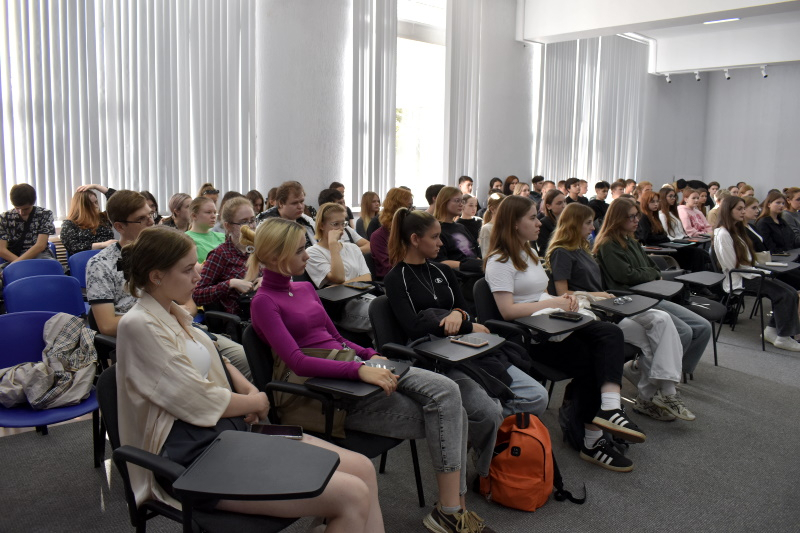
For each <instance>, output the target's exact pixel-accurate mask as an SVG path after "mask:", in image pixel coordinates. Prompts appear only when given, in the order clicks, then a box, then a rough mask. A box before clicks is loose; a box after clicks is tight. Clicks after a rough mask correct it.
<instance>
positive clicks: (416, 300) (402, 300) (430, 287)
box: [385, 209, 547, 477]
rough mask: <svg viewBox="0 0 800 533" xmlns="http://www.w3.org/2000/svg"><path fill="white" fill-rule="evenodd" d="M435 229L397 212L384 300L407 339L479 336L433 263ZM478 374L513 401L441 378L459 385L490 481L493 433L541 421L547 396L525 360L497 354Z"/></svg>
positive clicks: (483, 361)
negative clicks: (531, 417)
mask: <svg viewBox="0 0 800 533" xmlns="http://www.w3.org/2000/svg"><path fill="white" fill-rule="evenodd" d="M440 232H441V229H440V225H439V223H438V222H437V221H436V219H435V218H433V217H432V216H430V215H428V214H427V213H421V212H409V211H408V210H407V209H400V210H399V211H398V212H397V213H395V216H394V221H393V222H392V237H391V239H390V242H389V250H390V253H391V255H392V259H393V261H392V262H393V263H395V267H394V268H393V269H392V271H391V272H389V274H387V276H386V280H385V282H386V296H388V298H389V303H390V304H391V307H392V310H393V312H394V315H395V316H396V317H404V318H407V320H401V321H400V323H401V325H402V327H403V330H404V332H405V334H406V336H407V337H408V338H410V339H411V340H416V339H419V338H422V337H424V336H426V335H430V334H432V335H436V336H438V337H444V336H447V335H455V334H463V333H472V332H482V333H488V332H489V330H488V329H486V327H484V326H482V325H481V324H478V323H476V322H472V321H471V320H470V316H469V314H468V313H467V312H466V311H464V309H465V308H466V306H467V302H466V301H465V300H464V297H463V295H462V293H461V289H460V287H459V284H458V282H457V280H456V277H455V274H454V273H453V271H452V270H451V269H450V268H449V267H448V266H447V265H445V264H442V263H436V262H434V261H432V260H433V259H434V258H435V257H436V254H437V252H438V248H439V245H440V242H441V241H440V239H439V236H440ZM472 362H474V363H475V364H476V365H477V366H479V367H480V368H481V369H483V370H485V371H486V372H489V373H490V374H491V375H492V376H494V377H496V378H498V379H500V381H502V382H503V384H504V385H506V386H507V387H508V389H509V390H510V392H512V393H513V395H514V397H513V398H505V397H503V398H499V397H497V396H496V394H493V393H490V391H489V390H484V389H483V388H482V387H481V386H480V385H479V384H478V383H476V381H474V380H473V379H471V378H470V377H468V376H467V374H466V373H465V372H464V371H463V369H459V368H458V367H455V368H452V369H450V370H449V371H448V372H447V373H446V375H447V376H448V377H449V378H450V379H452V380H453V381H455V382H456V383H458V386H459V389H460V390H461V402H462V404H463V405H464V408H465V409H466V411H467V418H468V419H469V440H470V442H471V443H472V447H473V449H474V450H475V452H476V454H477V457H478V458H477V460H476V464H475V466H476V469H477V470H478V474H479V475H480V476H482V477H486V476H488V475H489V464H490V463H491V460H492V457H493V451H494V446H495V440H496V435H497V430H498V429H499V427H500V425H501V424H502V422H503V418H505V417H507V416H510V415H512V414H514V413H522V412H526V413H533V414H535V415H537V416H540V415H541V414H542V413H544V410H545V409H546V408H547V391H546V390H545V389H544V387H542V386H541V385H540V384H539V383H538V382H537V381H536V380H535V379H533V378H532V377H530V376H529V375H528V374H526V373H525V372H524V371H523V370H521V369H520V368H519V367H518V366H515V364H514V363H515V362H516V363H518V364H519V365H521V366H522V367H524V368H528V367H529V366H530V362H529V361H527V360H525V359H524V358H520V359H518V360H516V361H511V360H510V359H509V358H508V357H507V356H506V355H505V354H504V353H499V352H498V351H495V352H491V353H490V354H488V355H486V356H483V357H481V358H480V359H478V360H477V361H476V360H472Z"/></svg>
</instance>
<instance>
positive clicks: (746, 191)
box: [739, 183, 756, 198]
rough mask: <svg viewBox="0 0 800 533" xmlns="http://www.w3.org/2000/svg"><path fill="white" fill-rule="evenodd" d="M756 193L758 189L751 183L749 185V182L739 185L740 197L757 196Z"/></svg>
mask: <svg viewBox="0 0 800 533" xmlns="http://www.w3.org/2000/svg"><path fill="white" fill-rule="evenodd" d="M755 195H756V190H755V189H753V187H752V186H751V185H748V184H746V183H745V184H744V185H742V186H741V187H739V197H740V198H746V197H748V196H755Z"/></svg>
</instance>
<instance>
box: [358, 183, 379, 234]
mask: <svg viewBox="0 0 800 533" xmlns="http://www.w3.org/2000/svg"><path fill="white" fill-rule="evenodd" d="M380 212H381V197H380V196H378V193H376V192H372V191H367V192H365V193H364V194H362V195H361V213H360V215H359V217H358V220H356V232H357V233H358V234H359V235H361V236H362V237H364V238H365V239H367V240H369V237H370V235H371V234H370V233H369V232H368V231H367V228H369V227H370V222H372V221H373V220H376V219H377V218H378V213H380ZM375 229H378V227H377V223H376V227H375ZM373 231H374V230H373Z"/></svg>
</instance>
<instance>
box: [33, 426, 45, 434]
mask: <svg viewBox="0 0 800 533" xmlns="http://www.w3.org/2000/svg"><path fill="white" fill-rule="evenodd" d="M36 433H41V434H42V435H47V426H36Z"/></svg>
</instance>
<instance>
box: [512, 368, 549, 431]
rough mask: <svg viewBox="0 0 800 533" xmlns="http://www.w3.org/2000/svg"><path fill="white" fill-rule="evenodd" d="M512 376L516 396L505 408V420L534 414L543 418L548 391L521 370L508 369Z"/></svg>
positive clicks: (513, 390)
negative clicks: (522, 414)
mask: <svg viewBox="0 0 800 533" xmlns="http://www.w3.org/2000/svg"><path fill="white" fill-rule="evenodd" d="M507 371H508V375H509V376H511V379H512V381H511V385H510V387H509V388H510V389H511V391H512V392H513V393H514V395H515V396H516V398H514V399H513V400H511V401H508V402H506V404H505V405H504V406H503V418H505V417H507V416H511V415H513V414H517V413H533V414H535V415H536V416H541V414H542V413H544V412H545V410H546V409H547V389H545V388H544V387H543V386H542V384H541V383H539V382H538V381H536V380H535V379H533V378H532V377H530V376H529V375H528V374H526V373H525V372H523V371H522V370H520V369H519V368H517V367H515V366H514V365H511V366H510V367H508V370H507Z"/></svg>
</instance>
